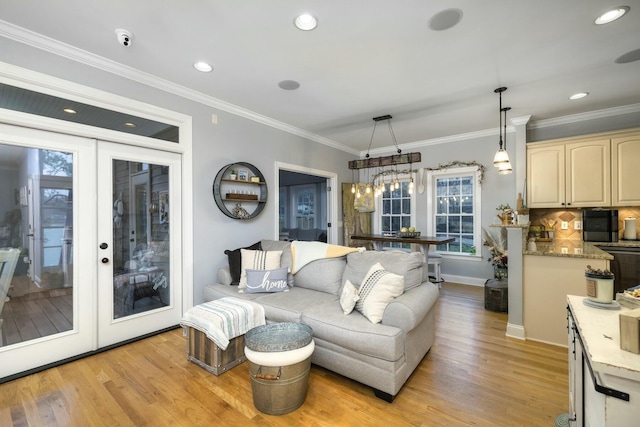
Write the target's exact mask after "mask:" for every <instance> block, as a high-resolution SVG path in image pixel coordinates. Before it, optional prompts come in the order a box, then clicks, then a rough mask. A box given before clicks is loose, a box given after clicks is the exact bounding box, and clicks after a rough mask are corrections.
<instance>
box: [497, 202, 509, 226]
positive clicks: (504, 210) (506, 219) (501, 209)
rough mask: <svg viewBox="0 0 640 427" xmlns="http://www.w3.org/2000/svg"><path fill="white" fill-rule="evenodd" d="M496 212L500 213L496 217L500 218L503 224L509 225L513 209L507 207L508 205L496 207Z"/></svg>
mask: <svg viewBox="0 0 640 427" xmlns="http://www.w3.org/2000/svg"><path fill="white" fill-rule="evenodd" d="M496 210H497V211H499V212H502V213H501V214H499V215H498V218H500V220H501V221H502V223H503V224H511V220H512V215H513V209H512V208H511V206H509V203H506V204H501V205H498V207H497V208H496Z"/></svg>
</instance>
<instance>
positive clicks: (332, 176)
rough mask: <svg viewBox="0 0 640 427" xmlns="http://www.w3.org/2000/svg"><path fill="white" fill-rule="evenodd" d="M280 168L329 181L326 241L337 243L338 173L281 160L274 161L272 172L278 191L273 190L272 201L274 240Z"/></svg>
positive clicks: (278, 199)
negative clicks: (273, 201) (329, 224)
mask: <svg viewBox="0 0 640 427" xmlns="http://www.w3.org/2000/svg"><path fill="white" fill-rule="evenodd" d="M280 170H287V171H291V172H298V173H304V174H307V175H315V176H321V177H323V178H326V179H327V180H328V181H329V182H328V183H327V187H331V191H328V188H327V193H328V195H327V203H328V204H329V206H328V208H329V209H328V211H329V212H328V217H327V222H330V223H331V228H329V229H327V242H328V243H332V244H337V242H338V194H339V193H341V191H338V187H337V186H338V174H336V173H335V172H328V171H323V170H320V169H314V168H308V167H305V166H299V165H294V164H290V163H283V162H278V161H276V162H274V173H273V182H274V187H275V189H277V190H278V191H274V194H275V198H274V199H275V203H274V212H275V215H274V219H275V223H274V227H273V230H274V234H273V235H274V240H279V239H280V236H279V229H280V223H279V217H280V207H279V206H280Z"/></svg>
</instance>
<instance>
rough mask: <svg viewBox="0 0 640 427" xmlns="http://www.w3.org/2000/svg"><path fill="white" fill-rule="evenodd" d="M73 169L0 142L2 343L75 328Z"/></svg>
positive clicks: (66, 159)
mask: <svg viewBox="0 0 640 427" xmlns="http://www.w3.org/2000/svg"><path fill="white" fill-rule="evenodd" d="M73 166H74V165H73V156H72V155H71V154H70V153H65V152H61V151H53V150H41V149H36V148H27V147H18V146H10V145H4V144H0V326H1V331H0V333H1V335H0V336H1V339H2V342H1V343H0V345H5V346H7V345H12V344H17V343H22V342H25V341H29V340H32V339H36V338H41V337H45V336H49V335H54V334H58V333H61V332H65V331H69V330H71V329H72V328H73V322H74V319H73V286H74V283H73V256H72V253H73V251H72V249H73Z"/></svg>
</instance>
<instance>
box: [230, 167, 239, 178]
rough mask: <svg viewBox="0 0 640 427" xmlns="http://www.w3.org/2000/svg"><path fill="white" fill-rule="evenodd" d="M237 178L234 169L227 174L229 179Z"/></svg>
mask: <svg viewBox="0 0 640 427" xmlns="http://www.w3.org/2000/svg"><path fill="white" fill-rule="evenodd" d="M237 176H238V175H236V170H235V169H231V173H229V179H231V180H235V179H236V177H237Z"/></svg>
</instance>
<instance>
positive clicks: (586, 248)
mask: <svg viewBox="0 0 640 427" xmlns="http://www.w3.org/2000/svg"><path fill="white" fill-rule="evenodd" d="M536 246H537V248H536V250H535V251H529V250H525V251H524V252H523V255H524V257H523V258H524V263H523V264H524V272H523V275H524V280H523V305H524V307H523V312H524V313H523V325H524V330H525V337H526V339H530V340H534V341H541V342H546V343H549V344H554V345H559V346H566V345H567V322H566V317H567V311H566V305H567V302H566V301H567V295H580V296H586V295H587V288H586V281H585V277H584V272H585V270H586V268H587V265H590V266H591V267H592V268H594V269H598V268H599V269H603V270H604V269H607V268H609V261H610V260H611V259H613V257H612V256H611V255H610V254H608V253H606V252H605V251H603V250H601V249H599V248H598V247H597V246H595V245H594V244H592V243H589V242H583V241H582V240H569V239H556V240H555V241H553V242H548V243H547V242H538V243H537V244H536Z"/></svg>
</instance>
